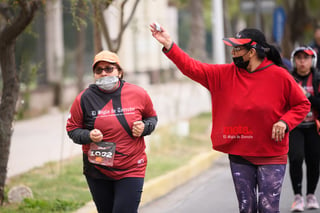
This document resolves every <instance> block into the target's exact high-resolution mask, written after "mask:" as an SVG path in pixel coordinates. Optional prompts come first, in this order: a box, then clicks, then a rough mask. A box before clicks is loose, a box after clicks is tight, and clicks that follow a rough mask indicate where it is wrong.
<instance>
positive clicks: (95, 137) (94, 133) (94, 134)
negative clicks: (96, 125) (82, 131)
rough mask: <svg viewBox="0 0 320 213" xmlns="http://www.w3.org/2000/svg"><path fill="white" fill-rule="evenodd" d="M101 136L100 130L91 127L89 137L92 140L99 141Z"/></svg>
mask: <svg viewBox="0 0 320 213" xmlns="http://www.w3.org/2000/svg"><path fill="white" fill-rule="evenodd" d="M102 138H103V135H102V133H101V131H100V130H98V129H93V130H91V131H90V139H91V140H92V141H93V142H100V141H102Z"/></svg>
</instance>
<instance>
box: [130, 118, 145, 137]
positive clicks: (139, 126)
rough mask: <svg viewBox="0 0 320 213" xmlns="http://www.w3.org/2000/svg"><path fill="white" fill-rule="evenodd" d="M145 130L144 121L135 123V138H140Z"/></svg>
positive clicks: (133, 128) (133, 131) (133, 129)
mask: <svg viewBox="0 0 320 213" xmlns="http://www.w3.org/2000/svg"><path fill="white" fill-rule="evenodd" d="M143 130H144V123H143V122H142V121H135V122H133V126H132V135H133V136H134V137H140V136H141V135H142V133H143Z"/></svg>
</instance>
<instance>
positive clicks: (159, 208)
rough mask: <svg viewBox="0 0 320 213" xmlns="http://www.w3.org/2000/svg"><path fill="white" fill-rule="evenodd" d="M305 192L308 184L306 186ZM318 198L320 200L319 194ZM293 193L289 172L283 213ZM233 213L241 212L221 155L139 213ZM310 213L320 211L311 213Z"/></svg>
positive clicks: (319, 194)
mask: <svg viewBox="0 0 320 213" xmlns="http://www.w3.org/2000/svg"><path fill="white" fill-rule="evenodd" d="M303 189H304V190H305V183H304V185H303ZM316 195H317V197H318V198H320V192H319V190H317V191H316ZM292 201H293V193H292V189H291V183H290V180H289V173H288V171H287V172H286V176H285V181H284V184H283V187H282V196H281V202H280V212H281V213H289V212H291V211H290V207H291V203H292ZM172 212H175V213H194V212H197V213H232V212H238V208H237V198H236V195H235V191H234V188H233V182H232V178H231V174H230V169H229V164H228V159H227V156H226V155H222V156H221V157H220V158H219V159H217V160H216V161H215V162H214V163H213V165H212V167H211V168H210V169H209V170H208V171H206V172H204V173H203V174H201V175H200V176H198V177H196V178H194V179H193V180H191V181H189V182H188V183H186V184H184V185H183V186H181V187H179V188H177V189H175V190H174V191H172V192H171V193H169V194H167V195H166V196H164V197H161V198H159V199H157V200H155V201H152V202H151V203H148V204H146V205H145V206H142V207H140V209H139V213H172ZM306 212H308V213H316V212H320V210H308V211H306Z"/></svg>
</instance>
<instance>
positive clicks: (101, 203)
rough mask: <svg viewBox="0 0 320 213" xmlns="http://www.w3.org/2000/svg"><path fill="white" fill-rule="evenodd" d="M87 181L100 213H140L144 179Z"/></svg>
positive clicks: (93, 179)
mask: <svg viewBox="0 0 320 213" xmlns="http://www.w3.org/2000/svg"><path fill="white" fill-rule="evenodd" d="M86 179H87V183H88V186H89V188H90V192H91V195H92V198H93V201H94V203H95V204H96V207H97V210H98V212H99V213H137V212H138V207H139V203H140V199H141V194H142V187H143V182H144V178H124V179H121V180H103V179H95V178H92V177H89V176H86Z"/></svg>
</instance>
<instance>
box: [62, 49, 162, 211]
mask: <svg viewBox="0 0 320 213" xmlns="http://www.w3.org/2000/svg"><path fill="white" fill-rule="evenodd" d="M92 69H93V75H94V79H95V83H94V84H91V85H89V87H88V88H86V89H85V90H83V91H82V92H81V93H80V94H79V95H78V96H77V97H76V99H75V100H74V102H73V104H72V106H71V109H70V115H69V118H68V120H67V127H66V128H67V132H68V135H69V137H70V138H71V139H72V140H73V142H74V143H77V144H81V145H82V150H83V164H84V166H83V173H84V175H85V177H86V180H87V183H88V185H89V188H90V192H91V195H92V198H93V201H94V202H95V204H96V207H97V209H98V212H99V213H106V212H108V213H109V212H110V213H111V212H114V213H121V212H122V213H127V212H130V213H136V212H137V210H138V206H139V203H140V199H141V194H142V188H143V183H144V177H145V170H146V166H147V156H146V153H145V142H144V136H146V135H149V134H151V133H152V132H153V130H154V129H155V127H156V124H157V114H156V111H155V110H154V108H153V104H152V101H151V99H150V97H149V95H148V94H147V92H146V91H145V90H144V89H143V88H141V87H139V86H136V85H133V84H130V83H127V82H125V81H124V80H123V73H124V72H123V70H122V67H121V64H120V60H119V57H118V55H116V54H115V53H112V52H109V51H102V52H100V53H98V54H97V55H96V56H95V57H94V61H93V65H92Z"/></svg>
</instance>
